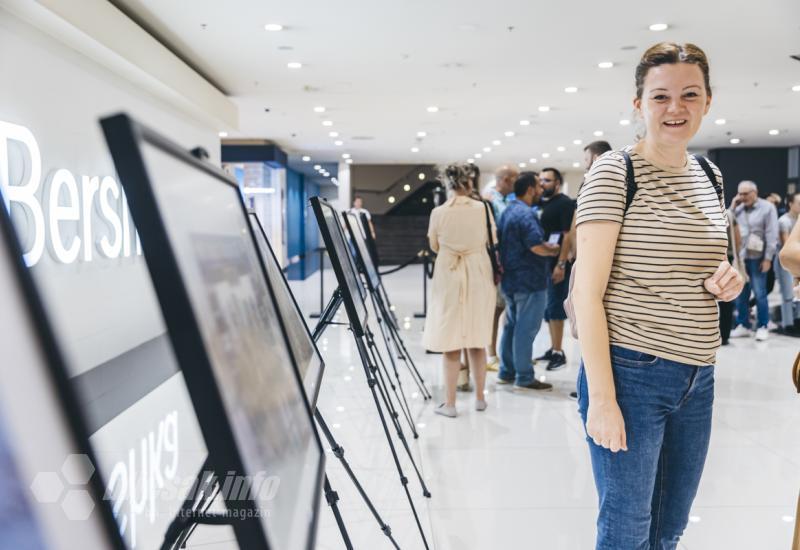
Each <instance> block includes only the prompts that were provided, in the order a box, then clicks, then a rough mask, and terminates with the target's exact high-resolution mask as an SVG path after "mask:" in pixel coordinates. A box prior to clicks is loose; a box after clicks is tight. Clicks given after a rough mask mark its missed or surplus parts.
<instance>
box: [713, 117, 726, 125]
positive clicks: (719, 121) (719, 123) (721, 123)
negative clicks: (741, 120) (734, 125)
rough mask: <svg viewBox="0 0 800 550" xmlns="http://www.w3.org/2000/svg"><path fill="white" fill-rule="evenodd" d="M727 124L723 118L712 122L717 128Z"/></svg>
mask: <svg viewBox="0 0 800 550" xmlns="http://www.w3.org/2000/svg"><path fill="white" fill-rule="evenodd" d="M727 122H728V121H727V120H725V119H724V118H718V119H717V120H715V121H714V124H716V125H717V126H722V125H724V124H726V123H727Z"/></svg>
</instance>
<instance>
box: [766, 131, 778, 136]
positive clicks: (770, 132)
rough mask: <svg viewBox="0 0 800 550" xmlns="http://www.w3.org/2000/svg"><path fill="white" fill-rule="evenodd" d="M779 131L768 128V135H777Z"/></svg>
mask: <svg viewBox="0 0 800 550" xmlns="http://www.w3.org/2000/svg"><path fill="white" fill-rule="evenodd" d="M780 133H781V131H780V130H770V131H769V135H771V136H777V135H778V134H780Z"/></svg>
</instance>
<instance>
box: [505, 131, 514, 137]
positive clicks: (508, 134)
mask: <svg viewBox="0 0 800 550" xmlns="http://www.w3.org/2000/svg"><path fill="white" fill-rule="evenodd" d="M505 136H506V137H514V132H512V131H511V130H509V131H507V132H505Z"/></svg>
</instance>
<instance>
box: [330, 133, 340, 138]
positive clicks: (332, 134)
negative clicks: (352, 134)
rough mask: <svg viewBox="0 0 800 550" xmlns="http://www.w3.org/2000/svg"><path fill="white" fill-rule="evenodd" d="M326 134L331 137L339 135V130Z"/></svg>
mask: <svg viewBox="0 0 800 550" xmlns="http://www.w3.org/2000/svg"><path fill="white" fill-rule="evenodd" d="M328 135H329V136H331V137H339V132H330V133H329V134H328Z"/></svg>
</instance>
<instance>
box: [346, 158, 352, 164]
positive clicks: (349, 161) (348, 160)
mask: <svg viewBox="0 0 800 550" xmlns="http://www.w3.org/2000/svg"><path fill="white" fill-rule="evenodd" d="M345 162H346V163H347V164H353V159H347V160H346V161H345Z"/></svg>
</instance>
